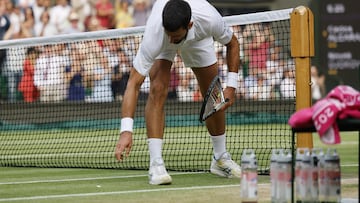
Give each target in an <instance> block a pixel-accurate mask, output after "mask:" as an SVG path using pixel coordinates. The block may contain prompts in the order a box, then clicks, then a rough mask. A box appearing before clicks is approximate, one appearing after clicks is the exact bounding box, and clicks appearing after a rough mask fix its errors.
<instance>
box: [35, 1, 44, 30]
mask: <svg viewBox="0 0 360 203" xmlns="http://www.w3.org/2000/svg"><path fill="white" fill-rule="evenodd" d="M44 1H45V0H36V2H35V3H34V4H33V5H32V11H33V14H34V20H35V22H34V23H35V25H36V24H38V23H40V22H41V20H40V18H41V15H42V13H43V12H44V11H45V6H44Z"/></svg>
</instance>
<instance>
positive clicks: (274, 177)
mask: <svg viewBox="0 0 360 203" xmlns="http://www.w3.org/2000/svg"><path fill="white" fill-rule="evenodd" d="M279 155H280V149H273V150H272V151H271V157H270V184H271V202H272V203H277V202H278V200H277V196H276V194H277V187H278V173H279V167H278V163H277V162H278V159H279Z"/></svg>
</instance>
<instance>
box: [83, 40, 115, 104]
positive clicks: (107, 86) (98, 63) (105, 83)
mask: <svg viewBox="0 0 360 203" xmlns="http://www.w3.org/2000/svg"><path fill="white" fill-rule="evenodd" d="M86 48H87V54H86V56H87V58H86V62H87V65H88V67H87V71H88V74H89V75H90V77H91V80H92V89H91V95H89V96H88V97H87V98H85V101H87V102H111V101H113V95H112V90H111V75H112V71H111V68H110V67H109V61H108V58H107V57H106V56H105V55H104V52H103V50H102V47H100V45H99V44H98V42H95V41H92V42H88V43H87V44H86Z"/></svg>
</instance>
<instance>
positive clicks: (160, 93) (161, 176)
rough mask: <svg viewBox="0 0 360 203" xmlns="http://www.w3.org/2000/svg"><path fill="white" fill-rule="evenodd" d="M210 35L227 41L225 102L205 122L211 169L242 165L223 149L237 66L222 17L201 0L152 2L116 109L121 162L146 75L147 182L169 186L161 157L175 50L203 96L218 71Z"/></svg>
mask: <svg viewBox="0 0 360 203" xmlns="http://www.w3.org/2000/svg"><path fill="white" fill-rule="evenodd" d="M214 39H215V40H216V41H218V42H219V43H221V44H224V45H226V48H227V49H226V51H227V53H226V59H227V65H228V71H229V72H228V75H227V87H226V88H225V90H224V97H225V98H228V99H229V102H227V104H226V105H225V106H224V107H223V110H221V111H218V112H217V113H215V114H214V115H212V116H211V117H209V118H208V119H207V120H206V127H207V129H208V132H209V134H210V137H211V140H212V144H213V151H214V156H213V160H212V162H211V166H210V171H211V173H214V174H216V175H219V176H223V177H240V175H241V169H240V167H239V165H237V164H236V163H235V162H234V161H233V160H232V159H231V156H230V154H229V153H228V152H227V150H226V140H225V136H226V135H225V112H224V110H225V109H226V108H228V107H229V106H230V105H232V104H233V103H234V101H235V89H236V87H237V83H238V74H237V72H238V69H239V64H240V57H239V42H238V40H237V38H236V37H235V36H234V35H233V32H232V30H231V29H230V28H229V27H228V26H227V25H226V24H225V23H224V21H223V18H222V16H221V15H220V14H219V13H218V12H217V10H216V9H215V8H214V7H213V6H212V5H210V4H209V3H208V2H207V1H206V0H157V1H156V2H155V4H154V6H153V9H152V13H151V14H150V17H149V19H148V21H147V24H146V28H145V33H144V38H143V40H142V42H141V45H140V48H139V51H138V53H137V55H136V57H135V59H134V61H133V66H134V68H132V69H131V72H130V78H129V80H128V83H127V87H126V91H125V95H124V99H123V103H122V107H121V113H122V119H121V130H120V138H119V141H118V143H117V145H116V148H115V156H116V158H117V159H118V160H119V161H120V160H122V159H123V158H124V156H129V153H130V150H131V147H132V134H133V133H132V132H133V118H134V114H135V108H136V105H137V99H138V94H139V89H140V86H141V84H142V83H143V81H144V79H145V76H147V75H149V77H150V93H149V97H148V100H147V103H146V107H145V120H146V128H147V137H148V147H149V152H150V169H149V183H150V184H153V185H163V184H170V183H171V181H172V179H171V176H170V175H169V174H168V172H167V171H166V168H165V164H164V160H163V159H162V144H163V136H164V127H165V112H164V104H165V100H166V98H167V94H168V86H169V81H170V68H171V65H172V62H173V60H174V57H175V54H176V53H177V51H179V53H180V55H181V57H182V60H183V62H184V64H185V66H186V67H191V68H192V71H193V72H194V74H195V76H196V78H197V80H198V83H199V86H200V90H201V93H202V95H205V94H206V91H207V89H208V87H209V86H210V83H211V81H212V79H213V78H214V77H215V76H216V75H217V74H218V65H217V59H216V55H215V49H214Z"/></svg>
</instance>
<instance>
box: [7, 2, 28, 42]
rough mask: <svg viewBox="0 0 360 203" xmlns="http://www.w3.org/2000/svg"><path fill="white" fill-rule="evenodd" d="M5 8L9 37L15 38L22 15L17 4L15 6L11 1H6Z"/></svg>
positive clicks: (18, 31)
mask: <svg viewBox="0 0 360 203" xmlns="http://www.w3.org/2000/svg"><path fill="white" fill-rule="evenodd" d="M6 10H7V14H8V16H9V20H10V24H11V26H10V29H11V33H10V37H11V38H16V37H17V36H18V35H19V33H20V28H21V23H22V19H24V15H23V13H22V12H21V10H20V8H19V7H18V6H15V5H14V3H13V2H12V1H7V3H6Z"/></svg>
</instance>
